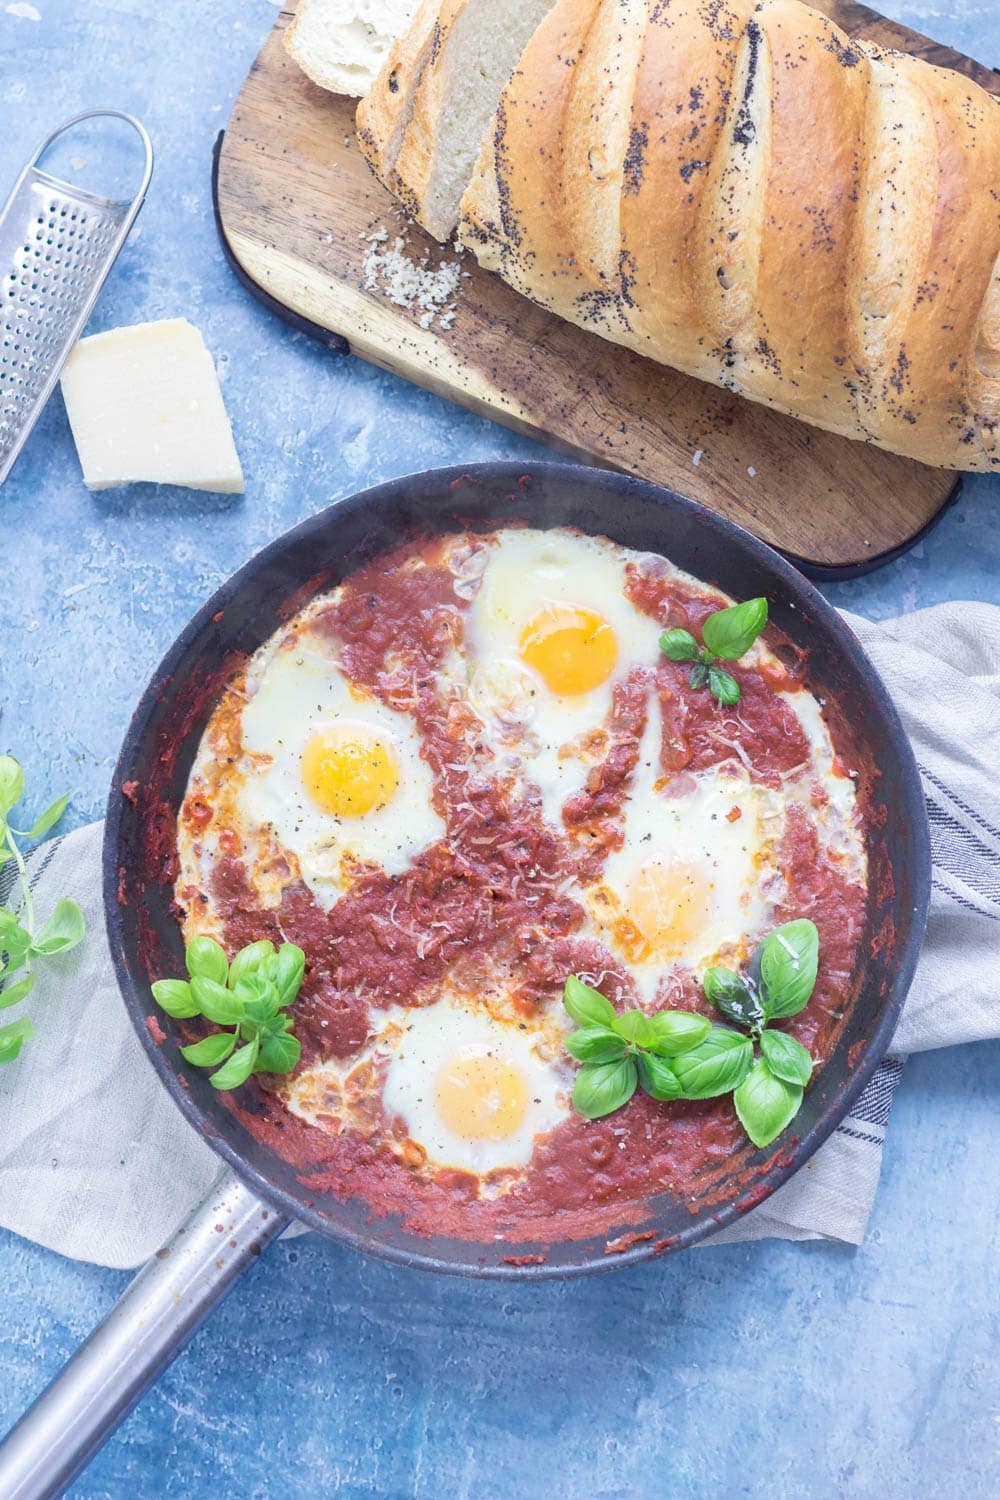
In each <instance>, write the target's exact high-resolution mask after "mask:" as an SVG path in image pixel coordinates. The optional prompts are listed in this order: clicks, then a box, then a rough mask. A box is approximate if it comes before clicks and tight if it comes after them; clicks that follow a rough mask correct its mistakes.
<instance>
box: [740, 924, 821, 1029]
mask: <svg viewBox="0 0 1000 1500" xmlns="http://www.w3.org/2000/svg"><path fill="white" fill-rule="evenodd" d="M755 959H756V961H757V963H758V964H759V968H760V982H761V990H762V995H761V999H762V1001H763V1005H764V1014H765V1016H766V1017H767V1019H768V1020H769V1021H778V1020H782V1019H784V1018H785V1017H786V1016H797V1015H798V1013H799V1011H800V1010H804V1009H805V1007H806V1005H808V1003H809V997H810V996H811V994H812V992H813V990H814V989H815V987H816V970H817V968H818V967H819V933H818V932H817V931H816V924H815V923H814V922H810V920H809V918H808V917H802V918H800V919H799V920H798V921H796V922H785V923H784V925H783V926H781V927H775V929H774V931H773V932H769V933H768V935H767V937H766V938H765V939H764V941H763V942H762V943H761V945H760V947H759V949H758V950H757V954H756V955H755Z"/></svg>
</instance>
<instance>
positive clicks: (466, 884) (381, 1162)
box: [176, 526, 866, 1240]
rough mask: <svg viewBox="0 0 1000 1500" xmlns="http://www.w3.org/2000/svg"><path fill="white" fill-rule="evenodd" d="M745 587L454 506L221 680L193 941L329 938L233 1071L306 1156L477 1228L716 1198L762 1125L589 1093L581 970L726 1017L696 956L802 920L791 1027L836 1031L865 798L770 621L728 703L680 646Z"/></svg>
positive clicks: (390, 1208)
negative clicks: (674, 654)
mask: <svg viewBox="0 0 1000 1500" xmlns="http://www.w3.org/2000/svg"><path fill="white" fill-rule="evenodd" d="M732 602H733V601H732V600H731V599H728V598H727V597H725V596H724V595H722V594H720V593H719V591H718V590H716V589H713V588H711V587H709V586H707V585H706V584H704V583H701V582H699V581H698V580H697V579H695V578H693V577H691V576H690V575H688V574H686V573H683V572H681V571H679V570H678V569H677V568H675V567H673V566H672V565H671V564H670V563H669V562H668V561H665V560H664V558H662V557H659V556H653V555H650V554H645V553H639V552H634V551H629V550H627V549H625V548H623V547H620V546H617V545H615V544H613V543H611V542H610V541H608V540H607V539H606V538H602V537H593V536H587V535H583V534H581V533H580V532H577V531H574V530H568V529H567V530H547V531H538V530H531V529H527V528H521V527H514V526H512V527H508V528H505V529H502V530H497V531H493V532H490V533H487V534H479V533H475V532H471V531H467V532H456V533H450V534H447V535H443V536H435V537H432V538H428V539H423V540H419V541H411V542H408V543H407V544H405V545H402V546H400V547H398V548H397V549H396V550H395V551H393V552H391V553H387V554H385V555H383V556H382V557H380V558H378V559H377V560H376V561H374V562H371V563H368V564H366V565H364V566H363V567H361V568H360V569H359V570H358V571H357V572H355V573H354V575H353V576H351V577H349V578H348V579H347V581H346V582H344V583H343V584H341V585H340V586H339V587H338V588H336V589H335V590H334V591H332V592H330V593H327V594H324V595H322V596H320V597H318V598H315V599H314V600H313V601H312V602H311V603H310V604H309V605H308V607H307V608H305V609H303V610H302V611H301V612H300V613H299V614H298V615H297V616H296V617H295V618H294V619H293V620H291V621H290V623H289V624H288V625H287V626H286V627H285V628H283V629H281V630H280V631H279V632H278V633H276V634H275V635H274V636H273V637H272V638H271V639H270V640H268V641H267V642H266V644H265V645H263V646H262V647H261V648H260V649H259V650H258V651H257V652H256V654H255V655H254V656H253V657H252V659H251V660H250V661H249V662H248V664H247V665H246V667H245V669H244V670H243V671H242V672H241V673H240V675H239V676H238V677H237V679H236V680H235V681H233V682H232V683H231V684H230V686H229V687H228V689H227V690H226V692H225V694H224V696H223V697H222V699H221V701H220V702H219V704H218V705H217V707H216V709H215V711H214V713H213V715H212V718H211V720H210V722H209V724H208V726H207V729H206V731H205V733H204V736H203V738H202V741H201V744H200V747H199V750H198V753H197V757H196V759H195V762H194V766H193V769H192V771H191V776H190V781H189V785H188V789H187V795H186V798H185V801H184V804H183V807H182V810H181V814H180V820H179V828H178V847H179V856H180V874H179V878H178V880H177V885H176V898H177V901H178V903H179V905H180V907H181V908H182V909H183V912H184V931H185V937H186V938H187V939H189V940H190V939H191V938H192V937H194V936H195V935H196V934H205V935H208V936H212V937H214V938H217V939H218V941H219V942H221V943H222V944H223V946H224V947H225V948H226V949H227V951H229V952H234V951H235V950H236V949H237V948H239V947H240V946H241V945H243V944H245V943H248V942H250V941H252V940H254V939H257V938H271V939H273V940H274V941H276V942H282V941H287V942H294V943H297V944H298V945H299V946H300V947H301V948H302V949H303V950H304V951H305V954H306V957H307V969H306V977H305V981H304V983H303V986H302V990H301V992H300V995H299V997H298V1000H297V1001H296V1003H295V1007H294V1025H295V1033H296V1035H297V1036H298V1037H299V1039H300V1041H301V1043H302V1058H301V1061H300V1063H299V1065H298V1067H297V1068H296V1070H295V1072H294V1073H293V1074H291V1075H289V1076H288V1077H282V1078H278V1077H269V1076H267V1075H265V1076H263V1077H255V1078H253V1079H251V1080H250V1082H248V1083H247V1084H246V1085H245V1086H244V1087H243V1088H242V1089H241V1090H239V1092H238V1093H237V1094H234V1095H233V1096H232V1097H231V1099H230V1107H231V1108H233V1109H234V1110H235V1111H236V1112H237V1113H238V1114H239V1115H240V1117H241V1118H242V1119H243V1120H244V1121H245V1123H246V1124H247V1126H248V1128H249V1129H250V1130H251V1131H252V1132H253V1133H254V1134H255V1135H256V1136H258V1137H259V1138H262V1139H266V1140H267V1141H269V1142H270V1143H271V1144H272V1145H274V1147H275V1148H276V1149H277V1150H278V1151H279V1152H280V1153H281V1154H282V1155H283V1156H285V1157H286V1159H289V1160H291V1161H292V1162H293V1163H295V1164H296V1166H297V1168H298V1170H299V1171H300V1175H301V1178H302V1180H303V1181H304V1182H307V1183H315V1185H316V1187H317V1188H318V1189H322V1190H323V1191H324V1192H327V1193H330V1192H332V1193H334V1194H336V1195H338V1196H353V1195H358V1196H360V1197H361V1198H362V1199H363V1200H365V1201H366V1202H367V1203H368V1204H369V1205H370V1206H371V1208H372V1209H373V1210H374V1211H375V1212H378V1213H398V1214H401V1215H402V1217H403V1219H404V1221H405V1222H406V1224H407V1226H408V1227H409V1228H410V1229H413V1230H416V1231H417V1232H426V1233H440V1232H443V1233H448V1234H452V1235H457V1236H459V1237H464V1238H475V1239H488V1238H513V1239H521V1240H524V1239H533V1238H534V1239H546V1238H548V1239H556V1238H558V1239H564V1238H572V1237H576V1236H581V1235H585V1234H591V1233H594V1232H602V1231H604V1230H606V1228H607V1226H609V1225H610V1224H612V1223H622V1222H626V1223H627V1222H629V1219H630V1216H634V1212H635V1208H636V1206H637V1205H641V1204H643V1203H644V1202H645V1201H647V1200H648V1199H649V1198H650V1197H651V1196H652V1195H654V1194H655V1193H657V1192H661V1191H663V1190H665V1189H669V1190H671V1191H673V1192H674V1193H676V1194H679V1195H681V1196H682V1197H688V1198H689V1199H690V1200H692V1201H694V1200H696V1199H703V1197H704V1195H705V1193H706V1192H709V1191H710V1190H711V1186H712V1183H713V1182H714V1181H716V1180H717V1179H719V1178H720V1177H721V1176H722V1175H723V1174H724V1173H726V1172H728V1171H730V1170H731V1169H732V1163H733V1159H734V1156H739V1154H740V1153H741V1152H745V1153H746V1155H747V1157H749V1155H750V1154H751V1151H752V1148H751V1147H750V1146H749V1143H748V1142H747V1140H746V1137H745V1136H744V1135H743V1132H742V1130H741V1128H740V1125H739V1122H738V1120H737V1118H736V1115H735V1112H734V1109H733V1104H732V1100H731V1099H729V1098H726V1099H711V1100H704V1101H698V1102H691V1101H676V1102H671V1103H662V1102H658V1101H657V1100H655V1099H652V1098H650V1097H648V1096H647V1095H646V1094H644V1093H642V1092H641V1091H639V1092H637V1093H636V1094H635V1095H634V1096H633V1098H632V1099H631V1100H630V1102H629V1103H628V1104H627V1105H626V1106H625V1107H624V1108H623V1109H620V1110H618V1111H617V1112H616V1113H615V1114H613V1115H610V1116H609V1117H608V1118H606V1119H600V1120H593V1121H591V1120H586V1119H584V1118H583V1117H582V1116H581V1115H579V1114H577V1113H575V1112H574V1110H573V1108H572V1104H571V1099H570V1095H571V1091H572V1087H573V1078H574V1073H575V1069H576V1066H577V1065H576V1064H575V1063H574V1062H573V1060H572V1059H571V1058H570V1057H569V1056H568V1054H567V1052H566V1051H565V1046H564V1042H565V1036H566V1033H567V1031H568V1030H569V1029H570V1027H571V1026H572V1023H571V1021H570V1020H569V1017H568V1016H567V1014H566V1012H565V1009H564V1007H563V1005H562V1001H561V996H562V990H563V984H564V981H565V979H566V976H567V975H568V974H576V975H578V976H579V977H580V978H582V979H583V980H584V981H585V982H586V983H588V984H590V985H592V986H594V987H595V988H597V989H600V990H601V991H602V992H603V994H604V995H605V996H607V997H608V999H609V1000H611V1001H612V1003H613V1004H614V1006H615V1007H616V1008H617V1009H619V1010H621V1009H624V1008H627V1007H634V1006H638V1007H640V1008H642V1009H644V1010H647V1011H653V1010H657V1009H661V1008H663V1007H664V1006H671V1007H674V1008H681V1009H688V1010H697V1011H701V1012H703V1013H705V1014H707V1013H708V1012H709V1011H710V1010H711V1007H710V1006H709V1005H708V1004H707V1002H706V1001H705V999H704V997H703V994H702V989H701V984H700V979H701V976H702V975H703V973H704V971H705V970H706V968H708V967H709V966H710V965H714V964H727V965H729V966H731V967H734V968H735V967H738V966H739V965H740V964H741V963H744V962H746V960H747V958H748V956H749V955H750V954H751V953H752V952H753V950H754V948H755V946H756V944H757V943H758V942H759V941H760V939H761V937H762V936H763V935H764V934H765V933H766V932H767V931H768V930H769V929H771V928H772V927H774V926H775V925H776V924H778V923H781V922H784V921H787V920H790V919H793V918H797V917H810V918H811V919H812V920H813V921H814V922H815V923H816V925H817V927H818V930H819V935H820V968H819V978H818V982H817V985H816V988H815V991H814V993H813V996H812V998H811V1000H810V1002H809V1004H808V1006H807V1007H806V1009H805V1010H804V1011H803V1012H802V1013H801V1014H800V1015H798V1016H796V1017H795V1018H794V1020H793V1021H791V1022H789V1023H788V1027H787V1029H788V1030H789V1031H790V1032H791V1033H792V1034H793V1035H794V1036H795V1037H797V1039H798V1040H799V1041H801V1042H802V1043H804V1045H805V1046H806V1047H807V1048H808V1049H809V1050H810V1052H811V1054H812V1057H813V1059H814V1062H815V1063H816V1064H817V1066H819V1065H821V1064H822V1062H823V1061H824V1059H825V1058H826V1057H827V1056H828V1055H829V1053H830V1051H831V1049H832V1047H833V1045H834V1043H835V1041H836V1039H837V1036H838V1034H839V1031H840V1029H841V1027H842V1025H843V1021H844V1017H845V1009H846V1003H847V1002H846V995H847V991H848V987H849V980H850V977H851V975H852V973H853V972H854V970H855V967H856V959H857V952H856V950H857V946H858V943H859V940H860V937H861V931H862V925H863V919H864V911H865V901H866V894H865V893H866V862H865V842H864V832H863V807H862V802H863V798H862V797H861V796H859V793H858V789H857V785H856V782H857V778H856V776H855V775H853V774H852V766H851V764H850V762H849V758H848V756H849V752H848V751H847V750H846V749H845V747H844V746H843V744H842V743H841V741H840V736H839V733H838V732H837V730H836V726H835V725H833V726H832V729H831V724H832V721H831V722H828V720H827V718H826V717H825V716H824V708H823V705H822V704H821V703H820V702H819V701H818V700H817V698H816V697H814V696H813V694H812V693H811V692H810V690H809V688H808V686H807V681H806V677H807V672H806V667H805V664H804V663H803V662H802V661H801V660H800V658H799V656H798V654H797V653H796V652H795V650H794V649H793V648H792V647H791V646H790V645H789V643H788V642H786V641H785V640H784V638H783V637H782V636H781V635H780V633H779V632H777V631H776V630H774V629H773V628H772V627H768V629H767V631H766V632H765V634H764V635H763V636H762V637H760V639H759V640H757V641H756V643H755V644H754V645H753V646H752V647H751V648H750V650H749V651H748V652H747V654H746V655H745V656H743V657H742V658H741V659H740V660H739V661H737V662H733V663H727V664H726V665H727V667H731V669H732V674H733V676H734V677H735V678H736V680H737V682H738V684H739V688H740V697H739V701H738V703H736V704H735V705H733V706H724V705H723V704H721V703H720V702H718V701H716V699H715V698H714V697H713V696H712V695H711V694H710V693H708V692H706V691H704V690H699V689H696V688H694V687H692V686H691V683H690V670H689V668H688V667H687V666H685V665H684V664H682V663H677V662H674V661H671V660H668V659H667V658H666V656H665V655H664V654H663V653H662V652H661V650H660V649H659V637H660V634H661V632H662V631H663V629H664V628H665V627H667V626H679V627H683V628H686V629H689V630H691V631H694V632H697V631H699V630H700V627H701V624H702V622H703V621H704V619H705V618H706V616H708V615H709V614H711V613H712V612H714V611H716V610H719V609H721V608H723V607H725V606H727V605H729V604H731V603H732ZM832 730H833V732H832Z"/></svg>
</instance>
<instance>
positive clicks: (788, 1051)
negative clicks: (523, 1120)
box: [563, 918, 819, 1147]
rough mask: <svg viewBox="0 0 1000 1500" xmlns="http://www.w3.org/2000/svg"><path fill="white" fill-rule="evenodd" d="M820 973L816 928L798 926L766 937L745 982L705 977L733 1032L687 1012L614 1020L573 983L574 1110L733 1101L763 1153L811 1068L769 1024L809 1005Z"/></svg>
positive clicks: (606, 1006) (713, 974)
mask: <svg viewBox="0 0 1000 1500" xmlns="http://www.w3.org/2000/svg"><path fill="white" fill-rule="evenodd" d="M818 964H819V934H818V932H817V930H816V926H815V924H814V923H813V922H811V921H810V920H809V919H808V918H800V919H799V920H797V921H794V922H785V923H784V924H783V925H782V926H780V927H776V928H774V930H773V931H772V932H769V933H768V934H767V936H766V937H765V938H764V940H763V942H762V943H761V944H760V946H759V947H758V949H757V951H756V953H755V954H754V956H753V958H752V960H751V962H750V964H749V966H748V969H747V972H746V973H745V974H739V973H737V972H736V971H735V970H733V969H727V968H724V967H721V966H719V967H715V968H711V969H708V970H706V972H705V976H704V979H703V981H702V983H703V988H704V992H705V998H706V999H707V1000H709V1001H711V1003H712V1004H713V1005H714V1006H715V1007H716V1009H717V1010H719V1011H721V1013H722V1015H723V1016H724V1017H725V1018H726V1020H727V1021H730V1022H732V1024H733V1026H735V1027H738V1028H739V1029H738V1030H733V1029H732V1028H731V1027H729V1026H718V1025H714V1024H713V1023H712V1022H711V1021H710V1020H708V1019H707V1017H705V1016H701V1015H697V1014H696V1013H694V1012H693V1011H683V1010H664V1011H660V1012H659V1013H658V1014H656V1015H652V1016H650V1015H646V1013H645V1012H644V1011H640V1010H626V1011H623V1012H622V1013H621V1014H619V1013H618V1012H616V1010H615V1008H614V1006H613V1005H612V1004H611V1002H610V1001H609V1000H608V999H607V998H606V997H605V996H604V995H602V994H601V993H600V991H599V990H595V989H592V988H591V987H590V986H589V985H587V984H584V983H583V982H582V980H580V979H578V978H577V977H576V976H575V975H573V974H571V975H570V976H569V978H568V979H567V980H566V988H565V993H564V996H563V1002H564V1004H565V1006H566V1009H567V1011H568V1012H569V1014H570V1015H571V1016H572V1018H573V1020H574V1021H576V1022H577V1023H578V1030H576V1031H571V1032H570V1033H569V1035H568V1036H567V1038H566V1050H567V1052H568V1053H569V1054H570V1056H571V1057H573V1058H575V1059H576V1060H577V1062H579V1063H580V1064H581V1067H580V1069H579V1071H578V1073H577V1075H576V1083H575V1085H574V1089H573V1104H574V1107H575V1108H576V1109H577V1110H578V1112H579V1113H580V1114H582V1115H585V1116H586V1117H587V1119H589V1120H596V1119H599V1118H601V1117H602V1116H603V1115H609V1114H611V1113H612V1112H613V1111H614V1110H616V1109H621V1107H622V1105H623V1104H627V1103H628V1101H629V1100H630V1099H631V1097H632V1095H633V1094H634V1093H635V1091H636V1089H637V1088H641V1089H642V1090H643V1091H644V1092H645V1093H647V1094H649V1095H651V1097H652V1098H654V1099H659V1100H663V1101H665V1102H669V1101H670V1100H672V1099H716V1098H718V1097H720V1096H721V1095H723V1094H730V1093H731V1094H732V1096H733V1104H734V1106H735V1108H736V1113H737V1115H738V1116H739V1119H740V1122H741V1123H742V1125H743V1128H744V1130H745V1131H746V1133H747V1135H748V1136H749V1137H750V1139H751V1140H752V1141H753V1143H754V1145H755V1146H758V1147H764V1146H769V1145H770V1144H771V1142H772V1141H774V1140H775V1139H776V1138H777V1137H778V1136H779V1135H780V1134H781V1132H782V1131H783V1130H784V1129H785V1127H786V1126H787V1125H788V1124H789V1122H790V1121H791V1120H792V1119H793V1118H794V1117H795V1115H796V1113H797V1112H798V1109H799V1106H800V1105H801V1103H802V1094H803V1089H804V1088H805V1086H806V1084H807V1083H808V1082H809V1080H810V1078H811V1077H812V1067H813V1064H812V1058H811V1057H810V1055H809V1053H808V1051H807V1050H806V1048H805V1047H803V1045H802V1043H801V1042H798V1041H796V1039H795V1037H792V1036H789V1035H788V1034H787V1032H784V1031H774V1030H772V1029H771V1026H770V1023H771V1022H772V1021H775V1020H783V1019H785V1018H786V1017H788V1016H795V1015H798V1013H799V1011H801V1010H802V1009H803V1008H804V1007H805V1006H806V1005H807V1004H808V1002H809V999H810V997H811V995H812V992H813V988H814V987H815V984H816V973H817V968H818ZM755 1042H756V1043H758V1044H759V1047H760V1053H759V1055H758V1054H757V1053H756V1051H755V1047H754V1043H755Z"/></svg>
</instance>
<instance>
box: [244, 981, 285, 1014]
mask: <svg viewBox="0 0 1000 1500" xmlns="http://www.w3.org/2000/svg"><path fill="white" fill-rule="evenodd" d="M280 1009H281V1006H280V1005H279V1004H278V997H277V995H276V994H275V992H274V986H273V985H268V993H267V994H264V995H256V996H254V997H253V998H252V999H250V1000H247V1001H246V1003H245V1005H244V1007H243V1014H244V1017H245V1018H246V1020H248V1021H256V1022H259V1023H261V1024H262V1023H263V1022H265V1021H273V1020H274V1018H275V1016H276V1015H277V1014H278V1011H279V1010H280Z"/></svg>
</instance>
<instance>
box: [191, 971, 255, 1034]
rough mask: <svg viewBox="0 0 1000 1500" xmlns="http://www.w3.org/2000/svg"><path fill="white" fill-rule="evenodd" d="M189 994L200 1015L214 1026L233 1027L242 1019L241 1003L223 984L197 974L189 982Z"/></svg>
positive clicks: (237, 996)
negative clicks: (192, 997)
mask: <svg viewBox="0 0 1000 1500" xmlns="http://www.w3.org/2000/svg"><path fill="white" fill-rule="evenodd" d="M191 993H192V995H193V996H194V998H195V1000H197V1002H198V1009H199V1010H200V1011H201V1013H202V1015H203V1016H206V1017H207V1018H208V1020H209V1021H214V1022H215V1024H216V1026H233V1025H235V1023H236V1022H237V1021H240V1020H242V1019H243V1001H242V1000H241V999H240V997H239V995H234V994H233V992H232V991H231V990H227V989H226V986H225V985H224V984H218V983H217V982H216V981H215V980H214V979H207V978H206V977H205V976H204V975H202V974H198V975H196V976H195V978H194V979H192V981H191Z"/></svg>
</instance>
